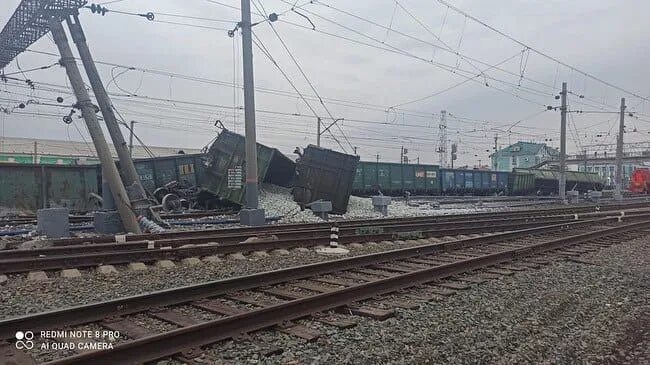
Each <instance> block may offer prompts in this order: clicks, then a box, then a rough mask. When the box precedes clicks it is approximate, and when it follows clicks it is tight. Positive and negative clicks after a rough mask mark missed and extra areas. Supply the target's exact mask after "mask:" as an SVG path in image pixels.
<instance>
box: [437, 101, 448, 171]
mask: <svg viewBox="0 0 650 365" xmlns="http://www.w3.org/2000/svg"><path fill="white" fill-rule="evenodd" d="M438 127H439V128H440V142H439V144H438V153H439V154H440V167H447V111H446V110H442V111H441V112H440V124H439V125H438Z"/></svg>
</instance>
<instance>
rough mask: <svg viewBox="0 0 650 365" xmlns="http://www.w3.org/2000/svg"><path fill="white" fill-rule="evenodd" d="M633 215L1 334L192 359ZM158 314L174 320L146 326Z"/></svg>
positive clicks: (481, 271) (68, 316) (193, 291)
mask: <svg viewBox="0 0 650 365" xmlns="http://www.w3.org/2000/svg"><path fill="white" fill-rule="evenodd" d="M631 220H632V221H633V222H625V223H621V222H618V220H612V219H610V218H598V219H594V220H591V221H585V222H573V223H565V224H560V225H548V226H541V227H536V228H528V229H524V230H517V231H513V232H507V233H499V234H493V235H489V236H484V237H478V238H469V239H460V240H454V241H449V242H444V243H431V244H426V245H422V246H418V247H410V248H404V249H398V250H393V251H387V252H382V253H376V254H370V255H364V256H357V257H352V258H346V259H341V260H335V261H328V262H322V263H316V264H310V265H304V266H298V267H291V268H287V269H282V270H277V271H270V272H263V273H258V274H253V275H249V276H241V277H236V278H230V279H225V280H219V281H213V282H208V283H204V284H199V285H193V286H187V287H181V288H176V289H170V290H164V291H158V292H153V293H149V294H144V295H138V296H132V297H127V298H120V299H115V300H110V301H106V302H99V303H94V304H89V305H84V306H77V307H72V308H66V309H60V310H55V311H50V312H44V313H39V314H35V315H28V316H23V317H17V318H12V319H7V320H4V321H0V339H5V340H11V339H12V338H13V337H14V335H15V333H16V331H17V330H23V331H24V330H29V331H33V332H34V333H38V332H37V331H40V330H63V329H68V330H74V329H75V328H89V327H88V326H93V328H102V329H105V330H110V331H119V333H120V336H119V340H115V344H114V346H112V347H113V348H112V349H110V350H101V351H90V352H87V351H72V352H68V354H67V356H66V357H63V358H57V359H54V360H52V361H49V362H47V363H48V364H52V365H53V364H58V365H60V364H98V365H99V364H116V363H120V364H131V363H142V362H146V361H152V360H156V359H161V358H166V357H175V358H176V359H178V360H181V361H186V362H188V361H189V362H191V361H192V359H193V358H196V356H199V355H201V353H202V350H201V347H204V346H207V345H209V344H213V343H216V342H219V341H222V340H225V339H228V338H233V337H238V336H240V335H241V334H244V333H248V332H252V331H256V330H260V329H264V328H273V329H275V330H279V331H283V332H288V333H292V334H294V335H297V336H309V335H310V333H309V328H303V327H301V326H300V325H295V324H292V323H291V322H287V321H292V320H296V319H300V318H304V317H312V318H314V319H315V320H318V321H322V322H323V323H327V324H330V325H333V326H339V327H344V326H345V323H341V322H340V321H338V322H337V321H334V320H332V319H330V318H328V314H327V311H330V310H334V309H337V308H338V309H341V308H343V309H344V312H346V313H353V314H357V315H365V316H370V317H375V318H380V319H381V318H384V317H386V316H388V315H389V312H390V311H389V310H387V309H385V308H384V309H381V308H378V307H377V306H376V303H377V301H379V302H382V298H388V299H386V300H385V302H382V303H383V304H385V305H388V306H393V307H408V303H407V302H403V301H402V302H400V301H397V302H396V301H395V299H394V298H395V296H398V297H399V296H404V297H407V298H413V297H412V296H411V297H409V291H405V290H406V289H409V288H411V289H409V290H412V288H413V287H416V286H417V287H418V288H417V290H418V292H419V294H418V296H416V297H417V298H422V297H421V295H422V292H423V291H424V292H429V293H432V295H444V291H449V290H450V289H458V288H463V287H466V286H467V285H468V283H476V282H480V281H481V280H485V277H484V276H482V275H499V274H505V272H507V271H514V270H523V269H526V268H534V267H538V266H539V265H540V262H542V260H540V259H539V258H536V255H539V254H544V253H548V252H551V251H554V252H558V251H557V250H560V251H559V252H560V254H562V255H579V254H580V253H584V252H586V251H589V250H595V249H599V248H600V247H603V246H607V245H610V244H612V243H613V242H614V241H619V242H620V241H623V240H626V239H627V237H628V236H631V235H633V234H635V233H634V232H635V231H637V230H641V229H644V228H646V227H647V225H648V224H649V223H650V218H648V217H645V216H637V217H631ZM577 245H581V246H580V247H574V246H577ZM388 294H390V296H385V297H381V296H382V295H388ZM373 303H374V304H375V305H373ZM198 312H200V314H201V315H199V314H198ZM145 317H146V318H147V320H144V319H143V318H145ZM135 318H138V319H137V320H135ZM206 318H208V319H206ZM153 322H157V323H162V324H165V326H163V327H165V328H164V329H161V326H160V325H157V326H153V327H148V326H147V325H146V324H143V323H153ZM35 341H36V343H37V344H36V346H38V344H39V340H38V339H36V340H35ZM5 350H6V351H4V352H0V360H5V361H7V362H8V361H17V360H20V361H21V362H18V363H20V364H30V363H35V362H34V360H32V359H31V355H30V353H29V352H22V351H18V350H16V349H15V347H13V346H8V347H6V348H5ZM2 356H4V359H3V358H2ZM202 361H205V359H202Z"/></svg>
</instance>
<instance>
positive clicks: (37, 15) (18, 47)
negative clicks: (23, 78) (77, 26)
mask: <svg viewBox="0 0 650 365" xmlns="http://www.w3.org/2000/svg"><path fill="white" fill-rule="evenodd" d="M86 4H87V1H86V0H23V1H21V2H20V4H19V5H18V8H16V11H15V12H14V14H13V15H12V16H11V18H10V19H9V21H8V22H7V24H6V25H5V27H4V29H2V32H0V69H3V68H4V67H6V66H7V65H8V64H9V63H10V62H11V61H12V60H13V59H14V58H16V56H18V55H19V54H20V53H22V52H24V51H25V50H26V49H27V47H29V46H31V45H32V44H33V43H34V42H36V41H37V40H39V39H40V38H41V37H42V36H44V35H45V34H47V33H48V32H49V31H50V28H49V26H48V24H47V22H48V19H49V18H50V17H52V16H58V17H60V19H61V20H63V18H64V16H66V15H68V14H73V13H75V12H76V11H77V10H78V9H79V8H81V7H83V6H84V5H86Z"/></svg>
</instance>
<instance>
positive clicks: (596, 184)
mask: <svg viewBox="0 0 650 365" xmlns="http://www.w3.org/2000/svg"><path fill="white" fill-rule="evenodd" d="M513 172H514V173H524V174H531V175H533V176H534V179H535V190H536V192H537V193H538V194H542V195H549V194H551V195H552V194H558V186H559V182H560V172H559V171H556V170H542V169H523V168H516V169H514V171H513ZM604 186H605V180H604V179H603V178H602V177H600V176H599V175H598V174H596V173H591V172H578V171H567V172H566V190H567V191H569V190H577V191H579V192H581V193H585V192H587V191H589V190H602V189H603V187H604Z"/></svg>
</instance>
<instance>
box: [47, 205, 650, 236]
mask: <svg viewBox="0 0 650 365" xmlns="http://www.w3.org/2000/svg"><path fill="white" fill-rule="evenodd" d="M649 207H650V203H648V202H635V203H631V204H609V205H588V206H572V207H559V208H543V209H528V210H517V211H509V212H485V213H475V214H449V215H439V216H423V217H408V218H404V217H402V218H381V219H359V220H346V221H339V222H337V223H338V224H339V227H340V228H341V229H343V228H345V227H348V226H363V225H367V226H372V225H382V224H390V223H395V222H406V221H411V222H451V221H468V220H469V221H471V220H477V219H482V218H504V219H505V218H523V217H539V216H544V215H548V214H555V215H558V214H567V215H569V214H576V213H578V214H580V213H588V212H606V211H619V210H625V209H638V208H649ZM329 226H330V223H327V222H322V223H292V224H282V225H267V226H261V227H237V228H219V229H208V230H200V231H181V232H178V231H177V232H165V233H158V234H151V233H146V234H136V235H122V236H121V237H122V238H123V239H124V240H125V241H127V242H130V241H150V240H159V239H165V238H179V237H183V238H188V237H192V236H202V235H207V234H228V233H234V232H238V233H242V234H251V235H261V234H268V233H270V232H272V231H276V230H278V229H286V230H289V229H315V228H329ZM279 227H281V228H279ZM115 241H116V236H115V235H103V236H95V237H75V238H64V239H55V240H52V244H53V245H54V246H65V245H74V244H83V243H111V242H115Z"/></svg>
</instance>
